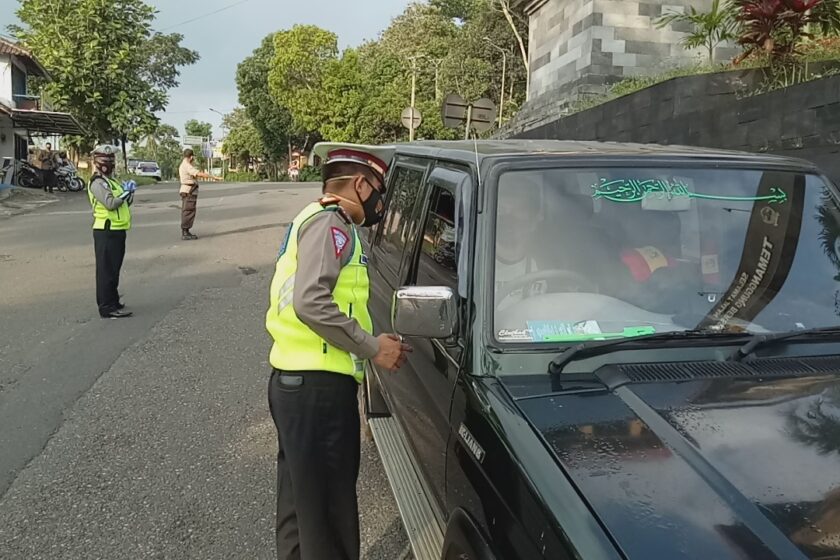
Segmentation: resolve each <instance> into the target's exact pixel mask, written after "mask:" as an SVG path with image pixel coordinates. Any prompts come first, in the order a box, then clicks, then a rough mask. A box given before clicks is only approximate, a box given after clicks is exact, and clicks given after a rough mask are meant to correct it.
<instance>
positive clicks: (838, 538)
mask: <svg viewBox="0 0 840 560" xmlns="http://www.w3.org/2000/svg"><path fill="white" fill-rule="evenodd" d="M517 403H518V406H519V407H520V409H521V410H522V412H523V414H524V415H525V416H526V417H527V418H528V420H529V421H530V423H531V424H532V426H533V427H534V428H535V429H536V430H537V431H538V432H539V433H540V434H541V435H542V437H543V439H544V441H545V442H546V445H547V446H548V447H549V448H550V450H551V451H552V452H553V453H554V455H555V457H556V459H557V461H558V463H559V464H560V466H561V467H562V468H563V469H564V470H565V471H566V473H567V475H568V476H569V478H570V479H571V480H572V481H573V483H574V484H575V485H576V486H577V487H578V489H579V490H580V492H581V494H582V495H583V497H584V498H585V500H586V501H587V502H588V503H589V505H590V507H591V508H592V510H593V511H594V512H595V514H596V515H597V516H598V518H599V519H600V520H601V522H602V524H603V525H604V527H605V529H606V530H607V532H608V533H609V534H611V535H612V537H613V538H614V539H615V541H616V543H617V544H618V546H619V547H620V548H621V549H622V551H623V552H624V553H625V554H626V555H627V557H628V558H631V559H635V558H645V559H647V558H654V557H655V558H681V559H691V558H697V559H704V560H705V559H709V558H715V559H716V560H724V559H730V558H732V559H736V558H737V559H743V558H756V559H762V560H766V559H771V558H785V559H787V558H812V559H816V558H820V559H829V558H833V559H840V373H838V374H837V375H815V376H813V377H807V376H806V377H796V378H775V379H765V380H760V379H752V380H740V379H715V380H703V381H687V382H680V383H676V382H652V383H630V384H626V385H623V386H618V387H616V388H614V389H612V390H604V389H595V390H593V389H591V388H590V389H589V390H577V391H569V392H567V393H563V392H559V393H553V394H548V395H545V396H537V397H526V398H520V399H518V400H517Z"/></svg>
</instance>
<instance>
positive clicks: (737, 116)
mask: <svg viewBox="0 0 840 560" xmlns="http://www.w3.org/2000/svg"><path fill="white" fill-rule="evenodd" d="M761 79H762V73H761V71H755V70H747V71H735V72H721V73H715V74H705V75H698V76H687V77H683V78H674V79H672V80H668V81H666V82H662V83H660V84H656V85H654V86H651V87H649V88H646V89H644V90H641V91H638V92H635V93H632V94H630V95H626V96H624V97H620V98H618V99H614V100H612V101H609V102H607V103H604V104H602V105H598V106H596V107H593V108H591V109H587V110H585V111H581V112H579V113H575V114H573V115H569V116H567V117H562V118H559V119H557V120H555V121H552V122H549V123H548V124H544V125H541V126H539V127H537V128H533V129H531V130H527V131H524V132H519V133H517V134H515V135H514V137H516V138H532V139H537V138H540V139H543V138H554V139H563V140H599V141H614V142H641V143H657V144H682V145H688V146H704V147H710V148H723V149H732V150H743V151H748V152H765V153H772V154H782V155H787V156H792V157H799V158H802V159H806V160H810V161H813V162H814V163H816V164H817V165H819V166H820V167H821V168H822V169H823V171H825V172H826V174H827V175H828V176H829V177H831V179H832V180H834V181H835V182H836V183H838V184H840V76H830V77H826V78H820V79H817V80H813V81H810V82H806V83H803V84H798V85H795V86H791V87H787V88H784V89H780V90H776V91H773V92H770V93H765V94H760V95H754V96H750V97H745V96H744V95H743V92H744V91H749V90H750V89H752V88H755V87H756V86H757V85H758V84H759V83H760V81H761Z"/></svg>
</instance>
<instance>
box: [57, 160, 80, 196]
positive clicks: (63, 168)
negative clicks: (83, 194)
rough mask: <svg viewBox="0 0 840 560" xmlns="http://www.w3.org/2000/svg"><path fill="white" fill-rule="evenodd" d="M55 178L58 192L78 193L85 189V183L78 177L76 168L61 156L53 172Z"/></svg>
mask: <svg viewBox="0 0 840 560" xmlns="http://www.w3.org/2000/svg"><path fill="white" fill-rule="evenodd" d="M55 177H56V180H57V182H58V190H61V191H63V190H68V191H70V192H79V191H83V190H84V189H85V182H84V181H83V180H82V178H81V177H79V174H78V171H77V170H76V166H75V165H73V162H72V161H70V160H69V159H67V158H66V157H65V156H63V155H62V156H61V160H60V163H59V166H58V167H57V168H56V170H55Z"/></svg>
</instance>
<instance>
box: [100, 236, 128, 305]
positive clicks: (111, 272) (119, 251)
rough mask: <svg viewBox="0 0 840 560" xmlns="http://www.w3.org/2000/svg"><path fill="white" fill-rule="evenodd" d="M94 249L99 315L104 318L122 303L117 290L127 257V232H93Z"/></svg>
mask: <svg viewBox="0 0 840 560" xmlns="http://www.w3.org/2000/svg"><path fill="white" fill-rule="evenodd" d="M93 249H94V252H95V253H96V303H97V305H99V314H100V315H101V316H103V317H104V316H106V315H107V314H108V313H111V312H112V311H116V309H117V306H118V305H119V303H120V294H119V293H118V292H117V288H118V286H119V285H120V269H121V268H122V264H123V258H124V257H125V231H111V230H104V229H95V230H93Z"/></svg>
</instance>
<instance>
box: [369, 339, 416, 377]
mask: <svg viewBox="0 0 840 560" xmlns="http://www.w3.org/2000/svg"><path fill="white" fill-rule="evenodd" d="M377 339H378V340H379V352H377V353H376V355H375V356H374V357H373V363H374V364H376V365H377V366H379V367H380V368H382V369H384V370H388V371H396V370H398V369H400V368H401V367H402V365H403V364H404V363H405V361H406V359H407V358H408V356H407V354H408V353H409V352H411V351H412V348H411V346H409V345H408V344H404V343H403V342H402V341H401V340H400V337H398V336H397V335H395V334H380V335H379V336H378V337H377Z"/></svg>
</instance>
